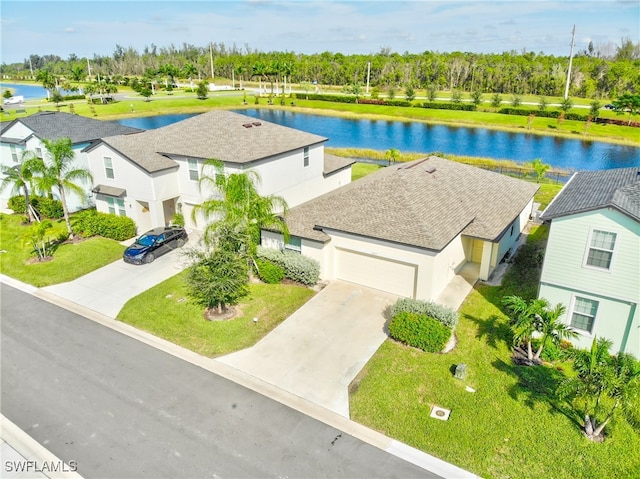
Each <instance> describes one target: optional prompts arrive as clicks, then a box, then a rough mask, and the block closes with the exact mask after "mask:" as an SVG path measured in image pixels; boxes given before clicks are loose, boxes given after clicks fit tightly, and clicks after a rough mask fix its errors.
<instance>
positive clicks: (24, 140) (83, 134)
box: [0, 111, 141, 212]
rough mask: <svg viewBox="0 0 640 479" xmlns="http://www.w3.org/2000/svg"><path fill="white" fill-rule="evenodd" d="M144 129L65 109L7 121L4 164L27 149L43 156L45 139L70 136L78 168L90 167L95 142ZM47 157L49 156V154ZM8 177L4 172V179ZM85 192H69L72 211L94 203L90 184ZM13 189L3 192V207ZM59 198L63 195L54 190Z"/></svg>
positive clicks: (0, 143)
mask: <svg viewBox="0 0 640 479" xmlns="http://www.w3.org/2000/svg"><path fill="white" fill-rule="evenodd" d="M139 131H141V130H139V129H137V128H130V127H127V126H122V125H120V124H118V123H115V122H111V121H100V120H95V119H93V118H87V117H83V116H79V115H73V114H70V113H63V112H52V111H43V112H39V113H35V114H33V115H30V116H26V117H23V118H17V119H15V120H13V121H11V122H8V123H6V124H4V125H3V126H2V128H1V130H0V165H2V166H9V167H10V166H14V165H16V164H18V162H19V161H20V159H21V157H22V154H23V152H24V151H25V150H29V151H32V152H33V153H35V154H36V155H37V156H39V157H41V158H42V157H43V154H44V152H45V151H46V149H45V146H44V144H43V143H42V140H43V139H46V140H52V141H55V140H59V139H60V138H70V139H71V142H72V147H73V151H74V154H75V163H74V167H84V168H89V163H88V161H87V155H86V153H85V152H84V151H83V150H84V149H85V148H86V147H88V146H89V145H90V144H91V143H92V142H94V141H96V140H97V139H99V138H102V137H104V136H112V135H120V134H128V133H135V132H139ZM45 159H46V155H45ZM3 177H4V175H2V174H1V173H0V180H1V179H2V178H3ZM81 186H84V189H85V194H84V196H83V197H78V196H77V195H75V194H72V195H67V205H68V207H69V210H70V211H71V212H73V211H77V210H79V209H82V208H86V207H88V206H92V205H93V204H94V195H93V194H92V193H91V187H92V185H90V184H83V185H81ZM14 194H15V193H12V192H11V190H10V189H9V188H7V189H5V190H4V191H2V192H0V208H3V209H6V208H7V201H8V199H9V198H10V197H11V196H13V195H14ZM53 194H54V196H55V197H58V198H59V194H58V193H57V192H56V191H54V192H53Z"/></svg>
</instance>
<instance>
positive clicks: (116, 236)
mask: <svg viewBox="0 0 640 479" xmlns="http://www.w3.org/2000/svg"><path fill="white" fill-rule="evenodd" d="M73 221H74V223H73V229H74V231H75V232H76V233H78V234H80V235H82V236H84V237H85V238H86V237H89V236H102V237H104V238H110V239H113V240H116V241H124V240H126V239H129V238H133V237H134V236H135V234H136V224H135V223H134V221H133V220H132V219H131V218H127V217H126V216H117V215H114V214H110V213H100V212H98V211H96V210H85V211H81V212H80V213H78V214H77V215H75V216H74V218H73Z"/></svg>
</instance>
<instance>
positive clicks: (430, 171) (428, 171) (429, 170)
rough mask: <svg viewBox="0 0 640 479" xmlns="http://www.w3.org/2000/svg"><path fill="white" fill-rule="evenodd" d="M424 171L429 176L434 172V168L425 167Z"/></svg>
mask: <svg viewBox="0 0 640 479" xmlns="http://www.w3.org/2000/svg"><path fill="white" fill-rule="evenodd" d="M424 171H426V172H427V173H429V174H433V173H435V172H436V167H435V166H431V165H429V166H426V167H425V169H424Z"/></svg>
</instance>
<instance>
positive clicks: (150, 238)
mask: <svg viewBox="0 0 640 479" xmlns="http://www.w3.org/2000/svg"><path fill="white" fill-rule="evenodd" d="M156 238H157V236H156V235H142V236H140V238H138V239H137V240H136V243H138V244H141V245H142V246H152V245H153V243H155V241H156Z"/></svg>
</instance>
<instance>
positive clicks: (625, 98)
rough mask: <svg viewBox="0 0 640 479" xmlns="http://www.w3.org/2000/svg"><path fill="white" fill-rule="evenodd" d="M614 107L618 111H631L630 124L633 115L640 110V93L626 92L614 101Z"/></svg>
mask: <svg viewBox="0 0 640 479" xmlns="http://www.w3.org/2000/svg"><path fill="white" fill-rule="evenodd" d="M613 107H614V109H615V111H616V112H617V113H623V112H625V111H628V112H629V125H630V124H631V116H633V115H635V114H637V113H639V112H640V94H638V93H636V94H633V93H625V94H624V95H621V96H619V97H618V98H617V99H616V100H614V101H613Z"/></svg>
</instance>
